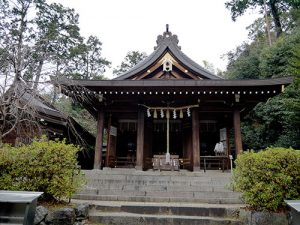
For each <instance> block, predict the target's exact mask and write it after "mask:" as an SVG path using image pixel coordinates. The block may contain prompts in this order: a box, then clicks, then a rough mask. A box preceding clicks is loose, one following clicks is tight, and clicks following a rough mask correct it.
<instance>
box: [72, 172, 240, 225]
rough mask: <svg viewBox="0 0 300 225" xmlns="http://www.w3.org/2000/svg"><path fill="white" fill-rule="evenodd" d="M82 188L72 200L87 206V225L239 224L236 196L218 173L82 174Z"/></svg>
mask: <svg viewBox="0 0 300 225" xmlns="http://www.w3.org/2000/svg"><path fill="white" fill-rule="evenodd" d="M84 173H85V176H86V179H87V184H86V186H85V187H84V188H83V189H82V190H81V191H79V192H78V193H77V194H76V195H75V196H74V197H73V199H72V201H73V202H74V203H83V202H84V203H88V204H89V205H90V213H89V215H90V216H89V220H90V222H91V223H101V224H112V225H122V224H131V225H140V224H141V225H146V224H147V225H156V224H170V225H171V224H172V225H173V224H174V225H177V224H178V225H179V224H180V225H193V224H199V225H219V224H220V225H221V224H222V225H223V224H228V225H231V224H232V225H241V224H242V223H241V222H240V221H239V220H238V216H239V211H240V210H239V209H240V207H241V206H242V205H241V201H240V198H239V197H240V194H239V193H236V192H233V191H232V190H230V189H229V186H230V185H229V184H230V179H231V174H230V173H228V172H225V173H222V172H221V171H207V172H206V173H204V172H189V171H180V172H170V171H163V172H159V171H136V170H135V169H106V170H102V171H100V170H90V171H84Z"/></svg>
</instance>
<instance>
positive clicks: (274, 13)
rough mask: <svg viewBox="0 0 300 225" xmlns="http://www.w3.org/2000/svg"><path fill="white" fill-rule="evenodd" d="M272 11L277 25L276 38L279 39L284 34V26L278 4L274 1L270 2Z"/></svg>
mask: <svg viewBox="0 0 300 225" xmlns="http://www.w3.org/2000/svg"><path fill="white" fill-rule="evenodd" d="M270 9H271V14H272V17H273V21H274V24H275V31H276V37H277V38H278V37H279V36H280V35H281V33H282V26H281V22H280V16H279V13H278V9H277V6H276V2H275V1H273V0H271V1H270Z"/></svg>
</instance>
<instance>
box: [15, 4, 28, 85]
mask: <svg viewBox="0 0 300 225" xmlns="http://www.w3.org/2000/svg"><path fill="white" fill-rule="evenodd" d="M29 6H30V3H29V4H28V5H25V3H23V4H22V9H21V12H20V13H21V19H20V29H19V36H18V45H17V58H16V61H15V65H14V67H15V79H14V81H15V82H16V81H18V80H20V78H21V71H22V64H23V56H24V55H23V52H22V48H23V38H24V32H25V29H26V24H27V21H26V15H27V10H28V8H29Z"/></svg>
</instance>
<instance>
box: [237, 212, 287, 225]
mask: <svg viewBox="0 0 300 225" xmlns="http://www.w3.org/2000/svg"><path fill="white" fill-rule="evenodd" d="M239 219H240V220H241V222H242V224H243V225H288V224H290V223H289V216H288V213H273V212H256V211H249V210H244V209H241V210H240V217H239Z"/></svg>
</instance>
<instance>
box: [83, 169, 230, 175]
mask: <svg viewBox="0 0 300 225" xmlns="http://www.w3.org/2000/svg"><path fill="white" fill-rule="evenodd" d="M82 171H83V172H84V173H85V174H86V176H91V177H92V176H94V175H97V176H98V175H104V174H108V175H111V174H116V175H117V174H121V175H126V174H129V175H155V176H157V175H172V176H192V177H207V176H214V177H230V176H231V173H230V171H225V172H222V171H219V170H208V171H207V172H205V173H204V172H203V171H200V172H198V171H197V172H191V171H188V170H180V171H175V172H174V171H157V170H156V171H153V170H147V171H139V170H136V169H134V168H103V170H82Z"/></svg>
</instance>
